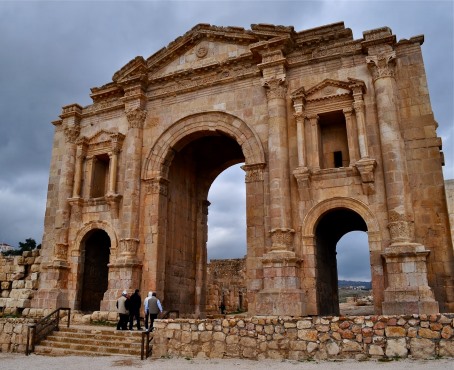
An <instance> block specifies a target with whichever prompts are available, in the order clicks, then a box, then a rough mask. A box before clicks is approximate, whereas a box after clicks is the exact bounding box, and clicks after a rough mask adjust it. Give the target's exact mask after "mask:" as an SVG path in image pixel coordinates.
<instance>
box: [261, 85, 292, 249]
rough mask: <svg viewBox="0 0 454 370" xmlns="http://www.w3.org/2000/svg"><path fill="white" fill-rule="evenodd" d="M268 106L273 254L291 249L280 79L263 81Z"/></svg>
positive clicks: (283, 92) (284, 110)
mask: <svg viewBox="0 0 454 370" xmlns="http://www.w3.org/2000/svg"><path fill="white" fill-rule="evenodd" d="M263 85H264V87H265V88H266V89H267V91H266V96H267V102H268V119H269V129H268V156H269V159H268V168H269V183H270V224H271V231H270V232H271V240H272V247H271V249H272V250H273V251H290V250H292V249H293V247H292V245H293V234H294V230H293V229H292V228H291V204H290V174H289V158H288V139H287V108H286V100H285V96H286V92H287V85H286V83H285V80H284V79H281V78H273V79H269V80H266V81H264V83H263Z"/></svg>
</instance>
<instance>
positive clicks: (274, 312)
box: [256, 289, 304, 316]
mask: <svg viewBox="0 0 454 370" xmlns="http://www.w3.org/2000/svg"><path fill="white" fill-rule="evenodd" d="M256 312H257V313H256V314H257V315H258V316H261V315H266V316H303V313H304V294H303V291H302V290H300V289H289V290H286V289H264V290H262V291H260V292H258V293H257V296H256Z"/></svg>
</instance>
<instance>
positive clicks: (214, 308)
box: [206, 164, 248, 315]
mask: <svg viewBox="0 0 454 370" xmlns="http://www.w3.org/2000/svg"><path fill="white" fill-rule="evenodd" d="M244 176H245V173H244V171H243V170H242V169H241V164H236V165H234V166H231V167H229V168H228V169H226V170H225V171H224V172H222V173H221V174H220V175H219V176H218V177H217V178H216V180H215V181H214V182H213V184H212V186H211V187H210V191H209V193H208V199H209V201H210V207H209V212H208V245H207V250H208V261H209V263H208V269H207V305H206V311H207V315H215V314H218V313H221V314H223V313H232V312H236V313H239V312H245V311H247V309H248V304H247V299H244V297H247V295H246V284H245V283H246V280H245V268H246V266H245V258H244V257H245V255H246V187H245V182H244V180H245V179H244Z"/></svg>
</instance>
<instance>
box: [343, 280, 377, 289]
mask: <svg viewBox="0 0 454 370" xmlns="http://www.w3.org/2000/svg"><path fill="white" fill-rule="evenodd" d="M337 285H338V286H339V288H344V287H348V286H354V287H357V286H365V287H366V289H372V284H371V282H370V281H350V280H338V283H337Z"/></svg>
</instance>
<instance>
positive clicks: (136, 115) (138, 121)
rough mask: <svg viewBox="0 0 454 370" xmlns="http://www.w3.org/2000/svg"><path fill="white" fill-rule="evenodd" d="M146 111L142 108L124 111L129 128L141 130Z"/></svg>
mask: <svg viewBox="0 0 454 370" xmlns="http://www.w3.org/2000/svg"><path fill="white" fill-rule="evenodd" d="M146 117H147V111H146V110H145V109H142V108H136V109H129V110H127V111H126V118H127V119H128V123H129V128H130V129H131V128H140V129H141V128H143V124H144V122H145V118H146Z"/></svg>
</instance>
